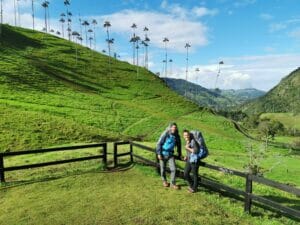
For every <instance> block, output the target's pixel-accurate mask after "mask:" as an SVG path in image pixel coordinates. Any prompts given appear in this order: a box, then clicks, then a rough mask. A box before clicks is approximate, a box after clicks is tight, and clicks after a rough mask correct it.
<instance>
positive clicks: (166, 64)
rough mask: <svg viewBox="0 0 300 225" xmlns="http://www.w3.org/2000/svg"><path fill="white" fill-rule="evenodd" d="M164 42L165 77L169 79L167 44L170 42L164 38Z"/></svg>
mask: <svg viewBox="0 0 300 225" xmlns="http://www.w3.org/2000/svg"><path fill="white" fill-rule="evenodd" d="M163 42H164V43H165V77H168V49H167V44H168V42H169V39H168V38H166V37H165V38H164V39H163Z"/></svg>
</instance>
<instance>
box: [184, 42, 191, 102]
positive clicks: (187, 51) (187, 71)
mask: <svg viewBox="0 0 300 225" xmlns="http://www.w3.org/2000/svg"><path fill="white" fill-rule="evenodd" d="M184 47H185V48H186V69H185V81H186V83H185V94H184V95H185V97H186V95H187V81H188V73H189V48H190V47H191V45H190V44H189V43H186V44H185V46H184Z"/></svg>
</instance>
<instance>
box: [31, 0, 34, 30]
mask: <svg viewBox="0 0 300 225" xmlns="http://www.w3.org/2000/svg"><path fill="white" fill-rule="evenodd" d="M31 16H32V30H34V25H35V24H34V0H31Z"/></svg>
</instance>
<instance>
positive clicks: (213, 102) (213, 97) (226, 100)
mask: <svg viewBox="0 0 300 225" xmlns="http://www.w3.org/2000/svg"><path fill="white" fill-rule="evenodd" d="M164 80H165V81H166V83H167V84H168V86H169V87H170V88H172V89H173V90H174V91H176V92H177V93H178V94H180V95H183V96H184V95H185V91H186V96H187V97H188V98H189V99H191V100H192V101H193V102H195V103H197V104H198V105H200V106H202V107H208V108H213V109H217V110H223V111H224V110H231V109H233V108H234V107H236V106H238V105H241V104H243V103H245V102H247V101H249V100H251V99H255V98H257V97H260V96H262V95H264V94H265V92H263V91H260V90H257V89H254V88H249V89H240V90H219V89H216V90H215V89H206V88H204V87H202V86H200V85H197V84H194V83H192V82H187V81H185V80H183V79H175V78H164Z"/></svg>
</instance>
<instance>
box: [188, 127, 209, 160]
mask: <svg viewBox="0 0 300 225" xmlns="http://www.w3.org/2000/svg"><path fill="white" fill-rule="evenodd" d="M190 133H191V134H192V135H193V137H194V140H195V141H196V142H197V144H198V146H199V151H198V153H197V154H193V153H192V154H191V156H190V162H195V161H197V160H201V159H204V158H206V157H207V156H208V154H209V153H208V149H207V146H206V144H205V141H204V137H203V135H202V133H201V132H200V131H197V130H194V131H191V132H190Z"/></svg>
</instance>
